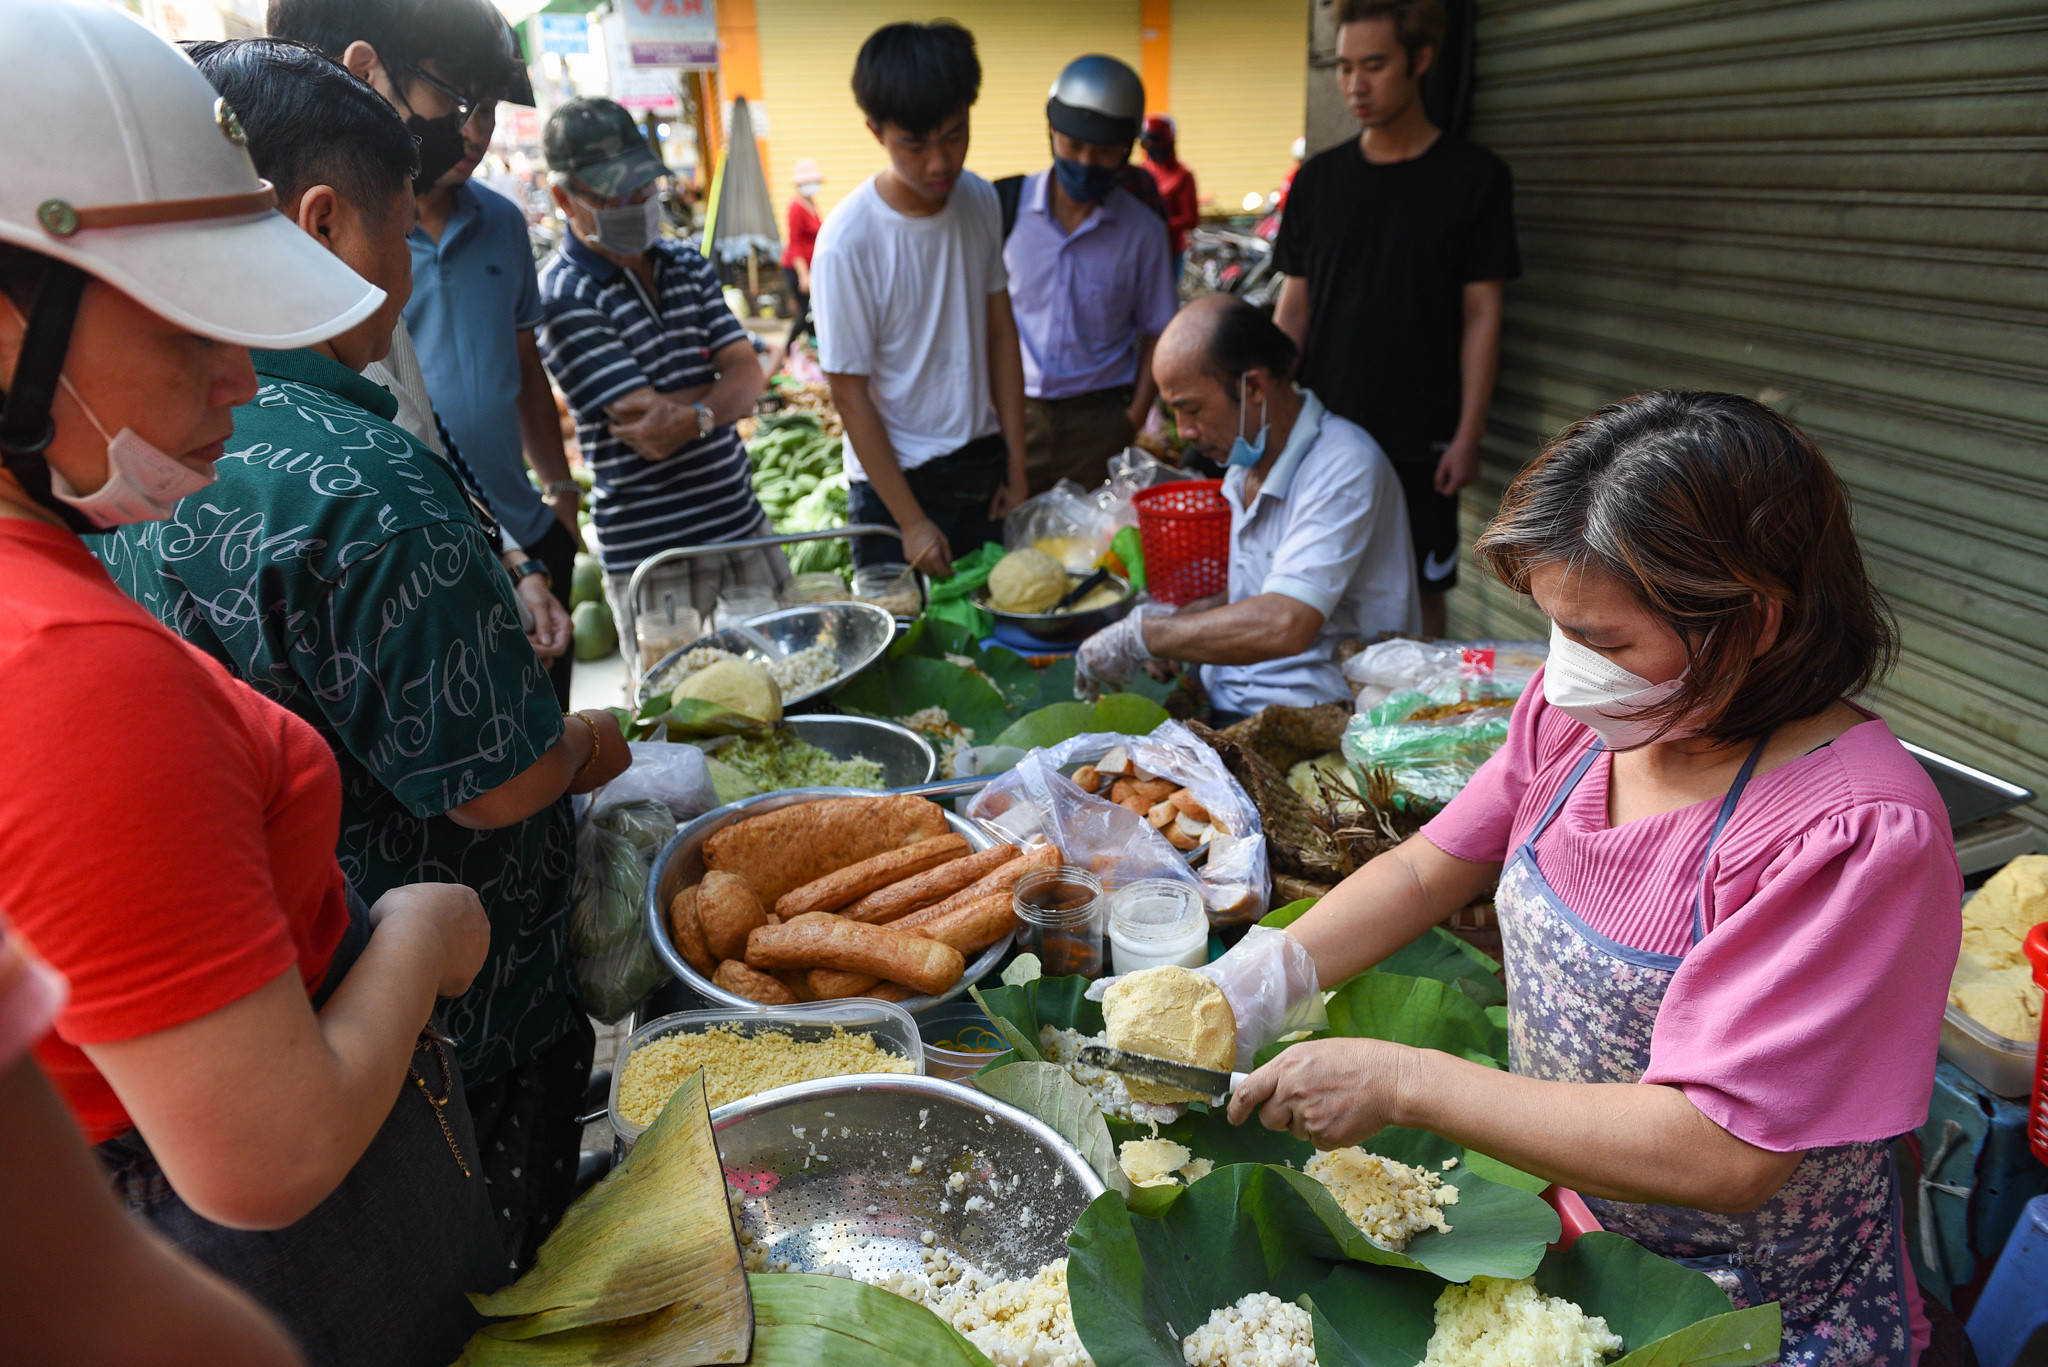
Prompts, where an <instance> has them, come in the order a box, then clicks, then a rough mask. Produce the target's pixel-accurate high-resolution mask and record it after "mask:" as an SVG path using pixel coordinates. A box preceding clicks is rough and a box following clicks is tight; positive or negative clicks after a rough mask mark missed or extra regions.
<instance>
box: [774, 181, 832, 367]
mask: <svg viewBox="0 0 2048 1367" xmlns="http://www.w3.org/2000/svg"><path fill="white" fill-rule="evenodd" d="M790 179H792V180H794V181H795V182H796V198H795V199H792V200H791V201H790V202H789V245H788V246H786V247H784V248H783V249H782V284H783V288H785V289H787V290H788V291H789V297H790V300H791V302H792V303H793V304H794V305H795V309H796V311H795V312H794V313H793V314H792V315H791V321H790V324H789V340H790V341H792V342H794V341H795V340H796V339H797V338H798V337H800V336H802V335H803V334H804V333H807V332H809V331H810V330H811V255H812V253H814V252H816V251H817V250H818V229H819V228H820V227H821V226H823V224H824V217H823V216H822V215H821V214H819V212H818V187H819V186H821V185H823V184H824V183H825V177H824V176H823V175H822V174H821V173H820V172H819V170H818V163H817V162H815V161H812V160H811V159H810V158H809V157H799V158H798V159H797V163H796V165H795V167H793V168H792V169H791V171H790Z"/></svg>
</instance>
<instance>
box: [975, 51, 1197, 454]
mask: <svg viewBox="0 0 2048 1367" xmlns="http://www.w3.org/2000/svg"><path fill="white" fill-rule="evenodd" d="M1045 113H1046V120H1047V122H1048V123H1050V124H1051V126H1052V127H1051V137H1052V155H1053V164H1052V169H1051V170H1049V171H1039V172H1037V173H1036V174H1033V175H1029V176H1025V177H1024V178H1023V183H1022V185H1021V186H1020V187H1019V190H1018V193H1017V201H1016V204H1017V213H1016V226H1015V227H1013V228H1011V229H1010V235H1009V239H1008V241H1007V242H1005V244H1004V246H1003V264H1004V266H1006V267H1007V268H1008V270H1009V274H1010V307H1011V309H1012V311H1013V312H1015V314H1016V315H1017V335H1018V337H1019V339H1020V340H1021V341H1022V343H1023V350H1024V394H1025V404H1024V453H1025V454H1024V459H1025V470H1026V473H1027V474H1028V475H1029V477H1030V486H1031V492H1032V493H1034V494H1042V493H1044V492H1045V491H1046V490H1047V489H1050V488H1051V487H1052V486H1053V485H1054V484H1056V483H1058V482H1059V481H1060V480H1062V479H1071V480H1074V481H1075V482H1077V483H1079V484H1081V485H1083V486H1084V487H1093V486H1094V485H1097V484H1100V483H1102V481H1103V479H1104V478H1105V477H1106V476H1107V475H1108V473H1109V458H1110V457H1111V456H1114V455H1115V454H1116V453H1117V452H1119V451H1121V450H1123V449H1124V447H1126V446H1128V445H1130V443H1131V439H1132V438H1133V437H1135V436H1136V435H1137V433H1138V429H1139V428H1140V427H1142V426H1144V424H1145V418H1146V416H1147V414H1149V413H1150V411H1151V408H1152V400H1153V397H1154V395H1156V394H1157V393H1158V388H1157V386H1156V385H1154V383H1153V381H1152V347H1153V344H1154V343H1155V342H1156V341H1157V340H1158V338H1159V334H1160V333H1162V332H1164V331H1165V330H1166V325H1167V324H1168V323H1170V322H1172V321H1173V314H1174V310H1175V309H1176V308H1177V307H1179V300H1178V298H1176V296H1175V294H1174V290H1173V254H1172V252H1171V251H1170V250H1169V248H1168V245H1167V240H1166V224H1165V223H1164V222H1162V221H1161V220H1160V218H1159V216H1158V215H1157V214H1154V213H1153V212H1152V211H1151V210H1149V209H1147V208H1146V207H1145V206H1144V205H1142V204H1140V203H1139V202H1138V201H1137V200H1136V199H1134V198H1132V197H1131V195H1130V194H1129V193H1128V192H1126V191H1124V190H1122V189H1119V188H1118V177H1119V176H1120V175H1121V174H1122V172H1123V170H1124V167H1125V166H1126V164H1127V163H1128V162H1129V161H1130V156H1131V144H1132V143H1133V142H1134V141H1135V140H1136V139H1137V136H1138V125H1139V122H1140V121H1141V120H1142V119H1143V118H1144V115H1145V87H1144V85H1143V84H1142V83H1141V82H1140V81H1139V80H1138V73H1137V72H1135V71H1133V70H1131V69H1130V68H1129V67H1128V66H1125V65H1124V64H1123V63H1122V62H1119V61H1118V60H1117V59H1116V58H1114V57H1102V56H1089V57H1081V58H1077V59H1076V60H1074V61H1072V62H1070V63H1068V64H1067V67H1066V69H1065V70H1064V71H1062V72H1061V73H1060V77H1059V80H1058V81H1056V82H1055V83H1054V84H1053V90H1052V97H1051V98H1050V99H1048V100H1047V101H1046V105H1045Z"/></svg>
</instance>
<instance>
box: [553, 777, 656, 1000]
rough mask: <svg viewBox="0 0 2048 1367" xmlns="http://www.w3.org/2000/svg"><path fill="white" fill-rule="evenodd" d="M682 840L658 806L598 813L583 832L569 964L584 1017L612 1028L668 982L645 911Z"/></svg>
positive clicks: (646, 802) (620, 806) (633, 805)
mask: <svg viewBox="0 0 2048 1367" xmlns="http://www.w3.org/2000/svg"><path fill="white" fill-rule="evenodd" d="M628 772H630V771H628ZM608 786H616V784H613V785H608ZM675 833H676V819H675V817H674V816H673V815H672V814H671V813H670V811H669V808H668V805H667V804H666V803H665V802H661V801H657V800H655V799H653V798H634V799H631V800H629V801H625V802H609V803H606V804H605V805H603V806H600V807H593V809H592V811H591V814H590V816H589V817H587V818H586V819H585V820H584V821H583V822H582V823H581V824H580V825H578V826H577V828H576V882H575V891H574V895H573V898H572V900H571V904H570V908H569V958H570V962H571V963H572V964H573V966H574V967H575V970H576V984H577V986H578V987H579V988H580V989H581V991H582V995H583V1009H584V1010H585V1011H588V1012H589V1013H590V1014H591V1015H593V1016H595V1017H596V1018H597V1019H599V1020H601V1021H603V1022H605V1023H606V1024H610V1023H611V1022H613V1021H616V1020H618V1019H619V1018H620V1017H622V1016H624V1015H625V1014H626V1013H627V1012H628V1011H631V1010H632V1009H633V1008H634V1007H635V1006H638V1005H639V1004H640V1001H641V999H642V998H644V997H645V996H646V995H647V994H648V993H649V992H650V991H652V990H653V989H654V987H655V985H656V984H658V983H659V982H661V980H662V979H663V978H665V977H667V976H668V971H667V970H666V969H665V968H663V967H662V965H661V960H660V959H658V958H656V957H655V953H654V946H653V944H652V943H650V942H649V940H648V938H647V922H646V919H645V917H644V916H643V914H642V911H641V908H642V906H643V904H644V902H645V900H646V897H647V874H648V870H649V869H651V868H652V867H653V865H654V856H655V854H656V853H657V852H658V851H659V850H660V849H661V847H662V845H663V844H664V843H666V842H667V840H668V838H669V837H670V836H672V835H674V834H675Z"/></svg>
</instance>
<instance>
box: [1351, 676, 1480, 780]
mask: <svg viewBox="0 0 2048 1367" xmlns="http://www.w3.org/2000/svg"><path fill="white" fill-rule="evenodd" d="M1489 702H1490V703H1491V704H1492V705H1487V704H1488V703H1489ZM1450 709H1464V710H1455V711H1453V710H1450ZM1513 714H1514V703H1513V700H1512V699H1491V700H1474V699H1463V700H1457V699H1454V700H1453V701H1450V702H1436V701H1434V700H1433V697H1432V695H1431V694H1428V693H1422V692H1418V691H1415V690H1413V689H1405V690H1403V691H1401V692H1398V693H1395V694H1393V695H1392V696H1391V697H1388V698H1387V699H1385V700H1384V701H1383V702H1381V703H1380V704H1379V705H1378V706H1376V707H1374V708H1372V709H1371V710H1370V711H1368V712H1365V713H1362V714H1360V715H1358V716H1354V717H1353V718H1352V719H1351V724H1350V725H1349V726H1347V727H1346V728H1345V729H1344V745H1343V750H1344V758H1345V760H1346V761H1347V762H1349V764H1350V765H1351V770H1352V774H1353V776H1354V777H1355V779H1356V781H1357V784H1358V790H1359V791H1360V792H1369V791H1371V787H1370V784H1369V782H1368V779H1367V777H1366V775H1367V772H1368V771H1370V770H1373V769H1384V770H1386V771H1387V772H1388V773H1390V774H1391V775H1393V779H1394V787H1395V790H1396V793H1397V794H1405V795H1406V797H1407V799H1408V800H1409V801H1410V802H1411V803H1415V804H1420V805H1422V806H1425V807H1431V808H1435V807H1441V806H1443V805H1444V804H1445V803H1447V802H1449V801H1450V800H1451V799H1452V798H1454V797H1456V796H1457V795H1458V794H1459V792H1460V791H1462V790H1463V789H1464V787H1465V785H1466V784H1467V783H1469V782H1471V781H1472V775H1473V774H1475V773H1477V772H1478V771H1479V766H1480V765H1482V764H1484V763H1486V761H1487V760H1489V759H1491V758H1492V757H1493V752H1494V751H1496V750H1498V749H1500V745H1501V742H1502V741H1504V740H1506V739H1507V735H1508V721H1509V718H1510V717H1511V716H1512V715H1513Z"/></svg>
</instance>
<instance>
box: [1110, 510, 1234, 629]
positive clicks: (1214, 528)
mask: <svg viewBox="0 0 2048 1367" xmlns="http://www.w3.org/2000/svg"><path fill="white" fill-rule="evenodd" d="M1131 505H1132V506H1133V507H1134V508H1136V509H1137V510H1138V543H1139V545H1141V546H1142V547H1143V548H1144V551H1145V591H1146V592H1147V593H1150V594H1151V595H1152V597H1153V599H1154V601H1156V602H1161V603H1172V604H1174V605H1176V606H1178V605H1179V604H1181V603H1192V602H1193V601H1194V600H1195V599H1197V598H1207V597H1209V596H1210V595H1211V594H1217V593H1222V592H1224V591H1225V590H1227V589H1228V588H1229V587H1230V505H1229V504H1228V503H1226V502H1225V501H1224V498H1223V481H1222V480H1220V479H1181V480H1175V481H1173V482H1172V483H1171V484H1155V485H1153V486H1152V487H1151V488H1149V489H1142V490H1140V491H1139V492H1138V493H1137V494H1135V495H1134V496H1133V497H1132V498H1131Z"/></svg>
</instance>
